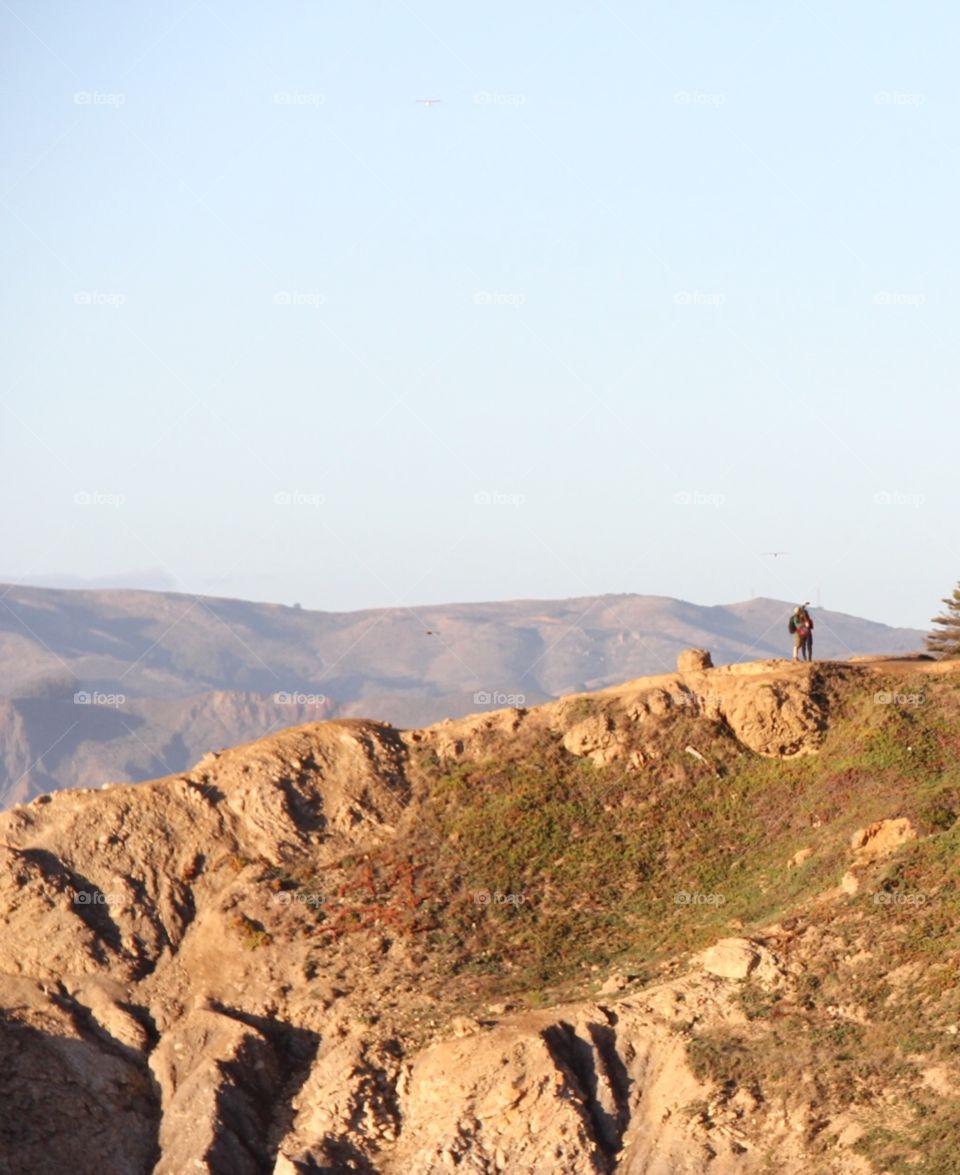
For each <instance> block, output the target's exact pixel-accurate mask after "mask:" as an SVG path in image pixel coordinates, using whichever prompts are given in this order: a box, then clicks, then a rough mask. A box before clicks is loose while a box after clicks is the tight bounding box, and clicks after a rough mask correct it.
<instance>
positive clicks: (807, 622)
mask: <svg viewBox="0 0 960 1175" xmlns="http://www.w3.org/2000/svg"><path fill="white" fill-rule="evenodd" d="M808 606H809V605H808V604H798V605H797V606H796V608H794V610H793V614H792V615H791V617H790V623H789V625H788V628H789V629H790V632H791V633H792V634H793V659H794V661H796V660H797V659H798V657H799V659H800V660H801V661H811V660H813V619H812V618H811V616H810V613H809V612H808V611H807V608H808Z"/></svg>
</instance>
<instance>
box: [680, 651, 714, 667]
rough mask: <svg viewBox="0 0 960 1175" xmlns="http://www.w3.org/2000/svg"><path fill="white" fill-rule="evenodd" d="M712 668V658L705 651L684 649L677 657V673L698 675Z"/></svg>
mask: <svg viewBox="0 0 960 1175" xmlns="http://www.w3.org/2000/svg"><path fill="white" fill-rule="evenodd" d="M712 668H713V658H712V657H711V656H710V653H709V651H708V650H707V649H684V650H683V652H682V653H680V654H679V655H678V657H677V672H678V673H699V672H700V671H701V670H703V669H712Z"/></svg>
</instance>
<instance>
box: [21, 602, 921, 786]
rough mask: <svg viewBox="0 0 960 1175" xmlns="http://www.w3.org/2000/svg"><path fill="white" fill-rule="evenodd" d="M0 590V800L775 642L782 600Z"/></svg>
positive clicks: (833, 627) (750, 655)
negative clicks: (307, 598) (322, 726)
mask: <svg viewBox="0 0 960 1175" xmlns="http://www.w3.org/2000/svg"><path fill="white" fill-rule="evenodd" d="M0 590H2V599H0V602H2V607H0V698H5V699H7V701H6V702H5V703H3V705H2V708H0V771H2V773H3V774H2V776H0V803H3V804H6V803H10V802H12V801H13V800H14V799H20V800H22V799H24V798H26V797H27V796H29V795H31V794H35V793H36V792H37V791H46V790H51V789H53V788H56V787H66V786H81V785H85V786H88V785H90V784H92V783H94V782H96V781H98V780H99V779H110V780H115V781H121V780H134V779H140V778H146V777H152V776H157V775H160V774H169V773H171V772H175V771H179V770H183V769H185V768H186V767H187V766H188V765H189V763H191V762H193V761H195V759H196V757H197V754H198V753H201V752H202V751H203V750H204V749H206V748H207V746H209V745H231V744H235V743H238V742H243V741H248V740H250V739H253V738H257V737H260V736H262V735H264V734H266V733H268V732H269V731H271V730H276V729H278V728H280V727H283V726H289V725H294V724H296V723H298V722H304V721H309V720H310V718H311V717H313V718H316V717H330V716H334V715H336V716H340V717H349V716H363V717H372V718H377V719H381V720H386V721H390V722H393V723H395V724H396V725H400V726H422V725H425V724H427V723H430V722H435V721H439V720H440V719H442V718H447V717H459V716H461V715H464V714H467V713H471V712H473V711H476V710H481V709H485V708H491V709H492V708H497V707H502V706H507V705H524V704H526V705H532V704H535V703H538V702H542V701H545V700H548V699H550V698H554V697H559V696H561V695H563V694H569V693H575V692H578V691H584V690H595V689H601V688H603V687H605V686H610V685H615V684H618V683H620V682H623V681H628V680H631V679H633V678H637V677H642V676H644V675H646V674H650V673H658V672H665V671H670V670H672V669H673V668H674V665H675V662H676V656H677V653H678V652H679V651H680V650H681V649H683V648H687V647H690V646H699V647H704V648H708V649H710V651H711V653H712V654H713V659H714V663H715V664H717V665H720V664H726V663H730V662H735V661H741V660H755V659H759V658H769V657H777V656H789V636H788V634H787V630H786V621H787V618H788V616H789V613H790V610H791V607H792V604H790V603H788V602H784V601H780V600H770V599H755V600H749V601H746V602H743V603H738V604H730V605H715V606H703V605H698V604H692V603H689V602H686V601H683V600H675V599H671V598H669V597H662V596H643V595H632V594H628V595H599V596H590V597H581V598H576V599H569V600H512V601H503V602H493V603H463V604H445V605H425V606H422V607H410V608H405V607H393V608H383V609H368V610H364V611H359V612H314V611H308V610H306V609H302V608H296V607H285V606H282V605H278V604H258V603H251V602H248V601H244V600H230V599H220V598H215V597H202V596H185V595H178V594H176V593H171V592H150V591H135V590H119V589H117V590H115V589H96V590H64V589H52V588H36V587H23V586H11V587H7V588H6V589H5V590H3V589H0ZM814 619H815V622H816V625H817V628H816V642H815V647H814V652H815V655H816V656H817V657H821V658H824V659H837V660H842V659H847V658H849V657H851V656H857V655H865V654H877V653H901V652H910V651H914V650H916V649H919V648H921V647H922V642H923V635H924V634H923V633H922V632H920V631H919V630H917V629H908V628H892V627H889V626H887V625H884V624H879V623H876V622H873V621H869V620H863V619H861V618H859V617H855V616H849V615H846V614H844V613H839V612H831V611H827V610H814ZM84 695H86V698H84ZM77 697H79V700H75V699H76V698H77Z"/></svg>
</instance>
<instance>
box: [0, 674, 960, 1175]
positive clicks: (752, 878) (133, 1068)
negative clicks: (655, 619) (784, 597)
mask: <svg viewBox="0 0 960 1175" xmlns="http://www.w3.org/2000/svg"><path fill="white" fill-rule="evenodd" d="M690 664H691V665H692V666H694V667H693V668H690V669H689V670H688V671H686V672H683V673H669V674H663V675H660V676H657V677H648V678H644V679H641V680H636V681H633V682H631V683H629V684H627V685H623V686H617V687H614V688H611V689H607V690H604V691H600V692H597V693H593V694H586V695H581V696H572V697H565V698H563V699H561V700H559V701H557V702H553V703H550V704H546V705H543V706H540V707H537V708H533V709H522V708H521V709H507V710H501V711H497V712H488V713H484V714H481V715H474V716H472V717H468V718H463V719H459V720H456V721H449V720H448V721H445V722H442V723H440V724H439V725H436V726H433V727H430V728H427V729H421V730H411V731H401V730H397V729H394V728H393V727H391V726H389V725H387V724H382V723H373V722H366V721H360V720H336V721H328V722H319V723H311V724H308V725H304V726H299V727H295V728H292V729H287V730H284V731H282V732H280V733H278V734H274V735H272V736H270V737H268V738H265V739H262V740H260V741H257V742H254V743H251V744H249V745H246V746H241V747H238V748H235V749H232V750H228V751H224V752H223V753H220V754H209V755H207V756H206V757H204V758H203V759H202V760H201V761H200V762H199V763H198V764H197V765H196V767H194V768H193V769H192V770H190V771H187V772H183V773H179V774H175V775H172V776H169V777H165V778H162V779H158V780H154V781H152V782H148V783H145V784H141V785H138V786H135V787H134V786H126V785H116V784H115V785H109V786H107V787H105V788H98V789H84V790H78V791H65V792H59V793H57V794H54V795H43V796H39V797H37V798H36V799H34V800H33V801H32V802H30V803H29V804H26V805H20V806H17V807H15V808H13V809H12V810H11V811H9V812H7V813H4V814H2V815H0V927H2V933H0V1007H2V1019H0V1171H2V1172H4V1173H10V1175H19V1173H25V1175H26V1173H33V1172H37V1171H43V1172H45V1173H46V1175H59V1173H60V1172H63V1173H64V1175H66V1173H70V1175H85V1173H87V1172H90V1173H94V1172H96V1173H97V1175H102V1173H104V1172H110V1173H111V1175H114V1173H116V1175H126V1173H131V1175H133V1173H140V1172H148V1171H152V1170H155V1171H157V1172H160V1173H166V1175H182V1173H183V1172H187V1171H209V1172H217V1173H223V1175H246V1173H250V1175H253V1173H260V1172H264V1173H266V1172H275V1173H278V1175H291V1173H294V1172H304V1173H306V1172H316V1171H326V1172H351V1171H352V1172H365V1173H382V1175H401V1173H402V1175H429V1173H435V1172H436V1173H439V1172H445V1171H454V1170H462V1171H473V1172H478V1173H480V1172H483V1173H486V1172H491V1173H492V1172H508V1173H515V1175H521V1173H530V1175H534V1173H537V1175H539V1173H541V1172H543V1173H546V1172H557V1173H559V1175H563V1173H568V1175H582V1173H584V1172H598V1173H604V1172H625V1173H626V1172H629V1173H631V1175H634V1173H636V1175H641V1173H642V1175H675V1173H690V1175H693V1173H701V1172H702V1173H704V1175H706V1173H708V1172H709V1173H710V1175H714V1173H721V1175H726V1173H730V1175H733V1173H737V1175H739V1173H744V1175H746V1173H754V1172H757V1173H760V1172H772V1171H777V1172H780V1173H786V1175H792V1173H796V1175H800V1173H801V1172H802V1173H804V1175H807V1173H809V1172H817V1173H821V1172H822V1173H824V1175H827V1173H830V1172H835V1173H838V1175H839V1173H847V1172H850V1173H853V1172H857V1173H860V1172H862V1173H864V1175H866V1173H868V1172H891V1173H896V1175H900V1173H904V1175H906V1173H907V1172H911V1173H920V1175H946V1173H947V1172H949V1171H956V1169H957V1168H956V1165H955V1163H956V1157H955V1156H956V1149H955V1147H956V1138H957V1136H958V1131H960V1114H958V1110H957V1106H958V1104H960V1100H958V1098H957V1093H958V1090H960V993H958V987H957V967H958V963H960V882H958V869H957V866H958V844H960V822H958V815H960V766H958V764H960V675H958V674H956V673H954V672H953V671H952V667H951V666H949V665H946V664H942V663H931V662H916V661H910V660H902V661H891V660H886V661H882V660H877V661H867V662H851V663H844V664H813V665H811V666H804V665H791V664H782V663H775V662H754V663H749V664H743V665H739V666H730V667H724V668H717V669H701V668H696V665H697V660H696V658H694V659H692V660H691V661H690ZM951 1164H953V1165H951Z"/></svg>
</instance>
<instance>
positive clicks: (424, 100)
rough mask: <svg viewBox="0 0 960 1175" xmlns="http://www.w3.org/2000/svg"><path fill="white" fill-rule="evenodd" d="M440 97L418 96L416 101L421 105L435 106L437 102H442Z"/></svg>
mask: <svg viewBox="0 0 960 1175" xmlns="http://www.w3.org/2000/svg"><path fill="white" fill-rule="evenodd" d="M442 101H443V99H442V98H418V99H417V102H418V103H419V104H420V105H421V106H436V105H437V103H438V102H442Z"/></svg>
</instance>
